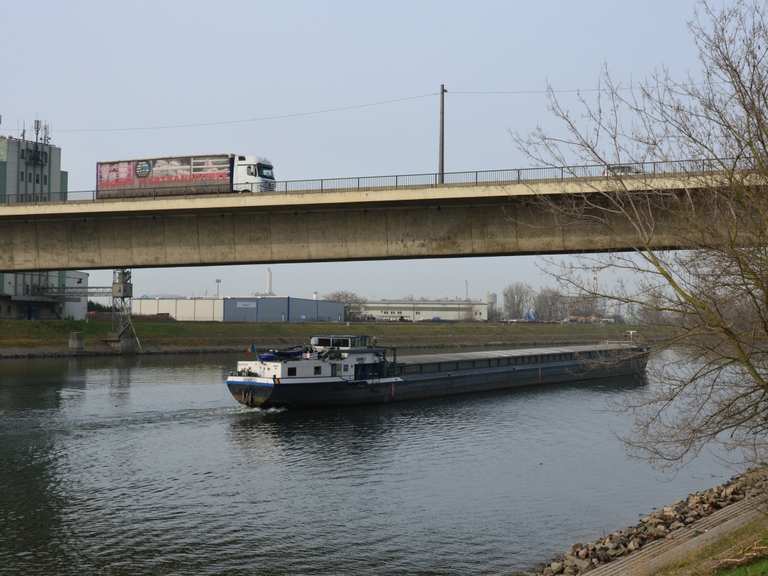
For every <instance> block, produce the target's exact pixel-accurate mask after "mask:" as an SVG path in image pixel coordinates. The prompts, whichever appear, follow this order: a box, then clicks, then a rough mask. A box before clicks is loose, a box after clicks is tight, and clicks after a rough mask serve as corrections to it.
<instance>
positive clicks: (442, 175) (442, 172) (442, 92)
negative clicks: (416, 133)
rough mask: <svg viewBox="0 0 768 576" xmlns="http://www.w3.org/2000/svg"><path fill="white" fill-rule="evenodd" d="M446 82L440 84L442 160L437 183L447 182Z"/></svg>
mask: <svg viewBox="0 0 768 576" xmlns="http://www.w3.org/2000/svg"><path fill="white" fill-rule="evenodd" d="M446 92H447V90H446V89H445V84H440V160H439V165H438V169H437V183H438V184H443V183H444V182H445V93H446Z"/></svg>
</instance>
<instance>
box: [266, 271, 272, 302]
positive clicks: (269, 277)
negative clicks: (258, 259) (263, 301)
mask: <svg viewBox="0 0 768 576" xmlns="http://www.w3.org/2000/svg"><path fill="white" fill-rule="evenodd" d="M267 294H269V295H270V296H272V268H267Z"/></svg>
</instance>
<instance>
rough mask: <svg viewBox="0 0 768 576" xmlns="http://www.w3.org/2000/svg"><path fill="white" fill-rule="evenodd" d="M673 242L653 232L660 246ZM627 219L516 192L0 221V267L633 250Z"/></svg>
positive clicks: (634, 243) (97, 266)
mask: <svg viewBox="0 0 768 576" xmlns="http://www.w3.org/2000/svg"><path fill="white" fill-rule="evenodd" d="M671 242H672V241H671V240H670V239H666V238H665V237H664V236H662V235H660V236H659V237H658V239H657V240H656V243H657V247H669V246H670V245H671ZM637 245H638V240H637V237H636V236H635V233H634V231H633V230H632V229H631V228H630V227H629V226H628V225H627V224H626V223H624V222H621V221H617V222H614V223H611V224H610V225H604V224H601V225H597V224H594V225H590V224H586V223H584V222H579V223H578V224H575V223H573V222H562V219H561V218H559V217H558V216H557V213H556V212H553V211H552V210H551V208H548V207H547V206H546V205H545V204H543V203H541V202H536V201H531V200H530V199H526V198H522V197H514V196H507V197H497V198H490V199H464V200H454V201H450V200H449V201H441V200H437V201H436V200H432V201H429V202H424V201H423V200H422V201H419V202H413V203H403V202H398V203H397V204H386V203H382V204H365V205H359V204H358V205H352V204H351V205H343V204H341V205H340V204H334V205H332V206H323V205H314V206H296V205H294V206H271V207H238V208H228V209H213V210H194V211H192V210H186V211H185V210H181V209H180V210H175V211H155V212H127V213H124V212H123V213H99V214H87V213H72V214H59V215H44V216H36V217H34V218H29V217H23V216H20V217H17V218H3V219H0V271H8V272H12V271H23V270H62V269H100V268H122V267H127V268H140V267H167V266H208V265H222V264H264V263H280V262H319V261H342V260H378V259H403V258H443V257H467V256H509V255H522V254H566V253H575V252H601V251H624V250H631V249H633V247H635V246H637Z"/></svg>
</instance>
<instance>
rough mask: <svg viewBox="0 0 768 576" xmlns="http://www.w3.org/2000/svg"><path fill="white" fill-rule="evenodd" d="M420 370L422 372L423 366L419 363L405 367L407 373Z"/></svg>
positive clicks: (414, 372) (416, 372)
mask: <svg viewBox="0 0 768 576" xmlns="http://www.w3.org/2000/svg"><path fill="white" fill-rule="evenodd" d="M419 372H421V366H419V365H418V364H411V365H409V366H406V367H405V373H406V374H418V373H419Z"/></svg>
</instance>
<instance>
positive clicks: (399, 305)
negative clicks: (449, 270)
mask: <svg viewBox="0 0 768 576" xmlns="http://www.w3.org/2000/svg"><path fill="white" fill-rule="evenodd" d="M356 313H357V315H358V316H359V318H360V319H361V320H388V321H395V322H396V321H409V322H419V321H427V320H429V321H438V320H445V321H462V322H467V321H477V322H482V321H486V320H488V304H487V303H486V302H481V301H480V300H460V299H456V300H410V299H408V300H378V301H368V302H363V303H361V304H357V305H356Z"/></svg>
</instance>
